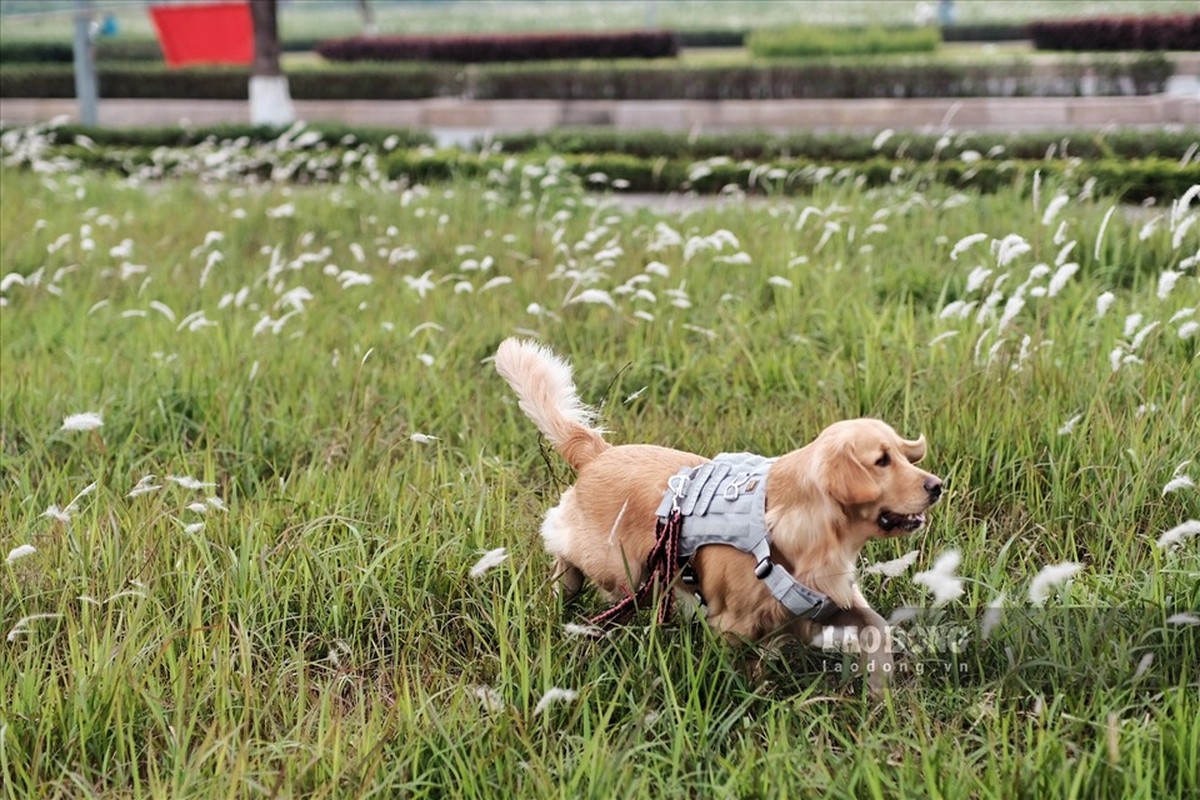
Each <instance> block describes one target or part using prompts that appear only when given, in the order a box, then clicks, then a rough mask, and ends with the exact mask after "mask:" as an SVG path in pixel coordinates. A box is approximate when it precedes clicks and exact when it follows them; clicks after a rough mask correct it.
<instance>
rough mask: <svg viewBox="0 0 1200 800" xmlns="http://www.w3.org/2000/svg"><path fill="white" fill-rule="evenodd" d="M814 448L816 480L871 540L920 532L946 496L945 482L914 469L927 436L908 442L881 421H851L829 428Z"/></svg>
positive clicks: (857, 527)
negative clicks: (926, 520) (944, 491)
mask: <svg viewBox="0 0 1200 800" xmlns="http://www.w3.org/2000/svg"><path fill="white" fill-rule="evenodd" d="M810 447H811V449H812V461H811V465H812V467H813V469H814V470H815V474H814V475H812V478H813V479H814V480H815V482H816V484H817V486H818V487H819V488H820V489H821V490H822V491H823V492H824V493H825V494H826V495H827V496H828V497H829V499H830V500H832V501H833V502H834V503H836V504H837V505H839V506H840V507H841V510H842V512H843V513H844V514H845V517H846V519H847V520H849V521H850V523H851V525H852V527H853V529H854V530H855V531H856V532H857V533H859V535H865V536H866V538H870V537H872V536H895V535H900V534H904V533H911V532H913V531H915V530H917V529H918V528H920V527H921V526H922V525H924V524H925V512H926V511H927V510H928V509H929V507H930V506H932V505H933V504H934V503H936V502H937V501H938V498H939V497H941V495H942V481H941V479H940V478H938V477H937V476H936V475H933V474H931V473H928V472H926V471H925V470H923V469H920V468H919V467H917V466H915V465H916V463H917V462H918V461H920V460H921V459H922V458H924V457H925V449H926V448H925V437H924V436H922V437H920V438H919V439H916V440H909V439H904V438H902V437H901V436H900V435H899V434H898V433H896V431H894V430H893V429H892V427H891V426H890V425H888V424H886V423H884V422H881V421H880V420H877V419H852V420H846V421H844V422H837V423H834V424H833V425H830V426H829V427H828V428H826V429H825V430H823V431H821V434H820V435H819V436H817V438H816V440H815V441H813V443H812V444H811V445H810Z"/></svg>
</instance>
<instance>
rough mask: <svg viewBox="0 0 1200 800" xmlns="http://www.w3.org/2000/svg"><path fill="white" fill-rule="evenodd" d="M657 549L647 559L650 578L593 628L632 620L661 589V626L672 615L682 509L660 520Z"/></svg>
mask: <svg viewBox="0 0 1200 800" xmlns="http://www.w3.org/2000/svg"><path fill="white" fill-rule="evenodd" d="M654 534H655V536H654V547H653V548H652V549H651V550H650V555H649V557H648V558H647V559H646V570H647V571H646V578H645V580H643V581H642V585H641V586H640V587H638V589H637V591H636V592H632V593H631V594H627V595H626V596H625V597H624V598H623V599H621V600H620V601H619V602H617V604H616V605H614V606H613V607H612V608H610V609H608V610H607V611H604V612H602V613H600V614H597V615H596V616H594V617H592V618H591V619H590V620H588V624H589V625H595V626H597V627H606V626H609V625H619V624H621V623H623V622H626V621H628V620H629V618H630V617H632V616H633V614H634V612H635V611H637V609H638V607H639V606H643V605H645V604H646V603H647V602H649V601H650V599H651V597H652V596H653V595H654V588H655V586H658V588H659V591H660V592H661V594H660V595H659V599H658V615H657V616H658V622H659V624H660V625H661V624H662V623H664V622H666V621H667V618H668V617H670V616H671V610H672V609H673V608H674V606H675V592H674V590H673V589H672V588H671V585H672V584H673V583H674V582H675V576H676V574H677V572H678V571H679V542H680V539H681V538H682V534H683V514H682V513H681V512H680V510H679V507H678V506H676V507H675V508H672V509H671V512H670V513H669V514H667V516H666V517H660V518H659V520H658V522H657V523H656V524H655V526H654Z"/></svg>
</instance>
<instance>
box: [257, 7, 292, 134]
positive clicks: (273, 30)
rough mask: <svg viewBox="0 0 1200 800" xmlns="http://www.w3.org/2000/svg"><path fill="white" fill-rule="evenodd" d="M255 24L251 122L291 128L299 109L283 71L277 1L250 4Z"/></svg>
mask: <svg viewBox="0 0 1200 800" xmlns="http://www.w3.org/2000/svg"><path fill="white" fill-rule="evenodd" d="M250 18H251V20H252V21H253V23H254V66H253V68H252V69H251V71H250V122H251V124H254V125H290V124H291V123H292V122H294V121H295V119H296V109H295V107H294V106H293V105H292V96H291V93H290V92H289V91H288V82H287V76H286V75H284V74H283V70H281V69H280V68H279V51H280V47H279V24H278V20H277V15H276V0H250Z"/></svg>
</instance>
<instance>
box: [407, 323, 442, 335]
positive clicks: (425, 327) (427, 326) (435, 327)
mask: <svg viewBox="0 0 1200 800" xmlns="http://www.w3.org/2000/svg"><path fill="white" fill-rule="evenodd" d="M444 330H446V329H445V328H443V327H442V326H441V325H439V324H437V323H436V322H422V323H421V324H420V325H417V326H416V327H414V328H413V329H412V330H411V331H409V332H408V338H410V339H411V338H413V337H414V336H416V335H417V334H418V333H420V332H421V331H437V332H438V333H441V332H442V331H444Z"/></svg>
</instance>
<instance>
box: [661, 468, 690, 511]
mask: <svg viewBox="0 0 1200 800" xmlns="http://www.w3.org/2000/svg"><path fill="white" fill-rule="evenodd" d="M690 482H691V481H690V480H689V479H688V476H687V475H683V474H675V475H672V476H671V477H670V478H668V479H667V488H668V489H670V490H671V495H672V497H671V509H672V510H674V511H678V510H679V498H681V497H683V496H684V495H685V494H687V490H688V484H689V483H690Z"/></svg>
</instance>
